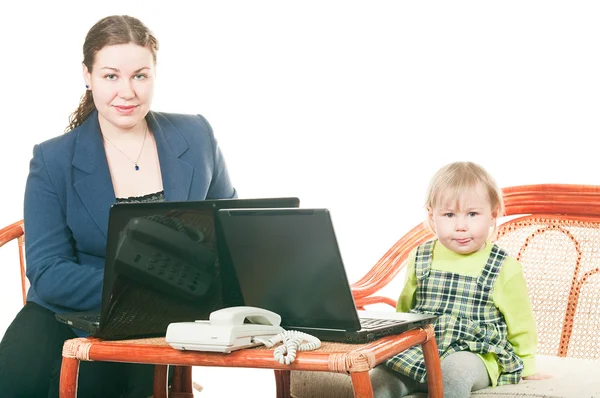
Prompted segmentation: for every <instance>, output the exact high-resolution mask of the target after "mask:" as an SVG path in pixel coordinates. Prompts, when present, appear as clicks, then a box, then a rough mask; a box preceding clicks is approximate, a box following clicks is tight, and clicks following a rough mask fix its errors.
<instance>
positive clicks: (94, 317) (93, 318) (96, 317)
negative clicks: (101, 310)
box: [78, 314, 100, 323]
mask: <svg viewBox="0 0 600 398" xmlns="http://www.w3.org/2000/svg"><path fill="white" fill-rule="evenodd" d="M78 318H79V319H83V320H84V321H90V322H93V323H98V322H100V314H89V315H80V316H78Z"/></svg>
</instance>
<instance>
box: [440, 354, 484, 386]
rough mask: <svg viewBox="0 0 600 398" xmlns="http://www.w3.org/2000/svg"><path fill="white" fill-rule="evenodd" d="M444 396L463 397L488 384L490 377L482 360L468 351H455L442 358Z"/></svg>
mask: <svg viewBox="0 0 600 398" xmlns="http://www.w3.org/2000/svg"><path fill="white" fill-rule="evenodd" d="M442 379H443V381H444V398H465V397H470V396H471V391H477V390H481V389H482V388H486V387H488V386H489V385H490V378H489V376H488V372H487V369H486V368H485V365H484V364H483V361H482V360H481V358H479V356H477V355H476V354H473V353H472V352H469V351H460V352H455V353H454V354H450V355H448V356H447V357H446V358H444V359H443V360H442Z"/></svg>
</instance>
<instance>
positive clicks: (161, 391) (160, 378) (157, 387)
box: [152, 365, 169, 398]
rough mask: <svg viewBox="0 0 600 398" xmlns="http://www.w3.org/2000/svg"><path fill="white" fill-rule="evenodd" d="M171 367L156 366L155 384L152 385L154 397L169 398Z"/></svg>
mask: <svg viewBox="0 0 600 398" xmlns="http://www.w3.org/2000/svg"><path fill="white" fill-rule="evenodd" d="M168 373H169V369H168V366H165V365H156V366H155V367H154V383H153V384H154V385H153V387H152V397H153V398H167V390H168V388H169V386H168V385H167V384H168V383H167V378H168V376H167V375H168Z"/></svg>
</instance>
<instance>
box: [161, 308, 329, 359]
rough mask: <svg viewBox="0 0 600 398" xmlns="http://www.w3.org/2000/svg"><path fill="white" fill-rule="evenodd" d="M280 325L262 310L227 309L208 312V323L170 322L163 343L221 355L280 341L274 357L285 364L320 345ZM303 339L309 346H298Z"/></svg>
mask: <svg viewBox="0 0 600 398" xmlns="http://www.w3.org/2000/svg"><path fill="white" fill-rule="evenodd" d="M248 322H249V323H248ZM280 323H281V317H280V316H279V315H278V314H276V313H274V312H271V311H267V310H264V309H262V308H256V307H244V306H241V307H230V308H224V309H221V310H218V311H215V312H213V313H211V314H210V317H209V320H208V321H196V322H175V323H171V324H170V325H169V326H168V328H167V335H166V342H167V343H168V344H169V345H171V347H173V348H176V349H178V350H191V351H209V352H223V353H230V352H231V351H235V350H239V349H242V348H248V347H254V346H257V345H260V344H264V345H266V346H267V347H269V348H270V347H273V346H274V345H276V344H277V343H279V342H283V343H284V345H282V346H280V347H277V348H276V349H275V352H274V356H275V358H276V359H277V360H278V361H279V362H281V363H287V364H290V363H291V362H292V361H293V360H294V359H295V357H296V350H300V351H303V350H314V349H317V348H319V347H320V346H321V341H319V339H317V338H316V337H313V336H310V335H308V334H306V333H301V332H297V331H288V332H286V331H285V330H284V329H282V328H281V327H280V326H279V324H280ZM303 340H306V341H308V343H305V344H300V343H301V342H302V341H303Z"/></svg>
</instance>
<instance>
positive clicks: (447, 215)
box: [444, 213, 454, 218]
mask: <svg viewBox="0 0 600 398" xmlns="http://www.w3.org/2000/svg"><path fill="white" fill-rule="evenodd" d="M444 217H448V218H452V217H454V213H444Z"/></svg>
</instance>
